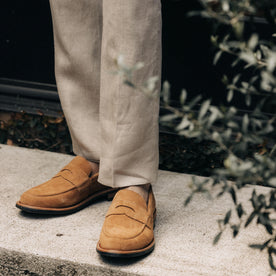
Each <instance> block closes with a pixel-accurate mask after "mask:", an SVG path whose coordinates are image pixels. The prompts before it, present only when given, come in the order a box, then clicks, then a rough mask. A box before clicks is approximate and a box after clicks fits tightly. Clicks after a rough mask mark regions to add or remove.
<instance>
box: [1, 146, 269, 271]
mask: <svg viewBox="0 0 276 276" xmlns="http://www.w3.org/2000/svg"><path fill="white" fill-rule="evenodd" d="M0 147H1V148H0V191H1V193H0V208H1V212H0V275H9V276H11V275H32V276H37V275H42V276H44V275H66V276H67V275H156V276H157V275H158V276H160V275H176V276H177V275H189V276H190V275H220V276H221V275H268V274H269V272H270V268H269V265H268V262H267V256H266V254H265V252H259V251H256V250H252V249H250V248H249V247H248V244H250V243H258V242H261V241H263V240H264V239H265V235H266V233H265V230H264V229H263V228H262V227H256V226H255V225H254V227H252V226H250V227H249V228H248V229H247V230H246V231H242V232H241V233H240V234H239V235H238V237H237V238H236V239H234V240H233V239H232V237H231V233H230V232H229V233H225V234H224V235H223V237H222V239H221V241H220V242H219V244H218V245H217V246H213V245H212V241H213V238H214V236H215V235H216V233H217V232H218V228H217V223H216V220H217V219H222V218H223V217H224V213H225V211H227V210H228V209H229V208H230V207H231V206H232V203H231V199H230V197H228V196H224V197H222V198H220V199H218V200H214V201H210V200H207V199H206V197H205V196H204V195H197V196H196V197H195V199H194V200H193V201H192V202H191V203H190V205H189V206H188V207H186V208H184V205H183V203H184V200H185V198H186V195H187V194H188V193H189V188H188V184H189V181H190V176H189V175H185V174H178V173H172V172H167V171H160V172H159V180H158V183H156V185H155V186H154V191H155V195H156V199H157V207H158V209H157V214H158V216H157V222H156V228H155V237H156V247H155V250H154V251H153V253H152V254H151V255H149V256H148V257H146V258H142V259H139V260H129V261H124V260H117V261H116V260H109V259H102V258H101V257H100V256H99V255H98V254H97V253H96V251H95V246H96V243H97V241H98V237H99V234H100V230H101V226H102V223H103V221H104V215H105V213H106V211H107V209H108V206H109V204H110V202H107V201H100V202H97V203H96V204H94V205H91V206H89V207H87V208H86V209H84V210H82V211H80V212H78V213H76V214H72V215H69V216H64V217H51V216H44V217H41V216H32V215H27V214H24V213H22V212H20V211H19V210H18V209H17V208H16V207H15V202H16V200H18V198H19V196H20V195H21V194H22V193H23V192H24V191H25V190H26V189H28V188H30V187H32V186H35V185H37V184H39V183H41V182H43V181H45V180H47V179H48V178H50V177H52V176H53V174H55V173H56V172H57V171H58V170H59V169H60V168H61V167H63V166H64V165H65V164H67V163H68V162H69V161H70V160H71V159H72V156H68V155H64V154H57V153H50V152H45V151H39V150H30V149H24V148H18V147H11V146H6V145H0ZM256 189H257V191H263V192H268V191H269V189H268V188H264V187H256ZM251 192H252V187H248V188H246V189H245V190H244V191H243V193H242V194H239V195H238V197H239V200H241V201H242V202H246V205H247V209H248V210H249V208H250V204H249V202H248V198H249V197H250V194H251Z"/></svg>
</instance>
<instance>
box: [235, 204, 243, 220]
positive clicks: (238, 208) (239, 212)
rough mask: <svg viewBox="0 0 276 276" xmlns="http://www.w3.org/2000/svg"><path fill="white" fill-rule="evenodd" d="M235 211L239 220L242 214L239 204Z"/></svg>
mask: <svg viewBox="0 0 276 276" xmlns="http://www.w3.org/2000/svg"><path fill="white" fill-rule="evenodd" d="M236 211H237V214H238V217H239V218H241V217H242V215H243V214H244V211H243V208H242V205H241V203H239V205H238V206H237V207H236Z"/></svg>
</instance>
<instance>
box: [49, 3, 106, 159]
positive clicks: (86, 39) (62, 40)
mask: <svg viewBox="0 0 276 276" xmlns="http://www.w3.org/2000/svg"><path fill="white" fill-rule="evenodd" d="M50 4H51V12H52V20H53V30H54V42H55V75H56V82H57V87H58V92H59V97H60V101H61V104H62V109H63V112H64V114H65V118H66V121H67V124H68V127H69V130H70V134H71V138H72V142H73V151H74V153H75V154H76V155H80V156H82V157H84V158H86V159H87V160H90V161H96V162H98V161H99V159H100V144H101V139H100V133H99V132H100V125H99V102H100V99H99V95H100V71H101V69H100V67H101V41H102V0H78V1H75V0H50Z"/></svg>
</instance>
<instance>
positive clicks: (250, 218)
mask: <svg viewBox="0 0 276 276" xmlns="http://www.w3.org/2000/svg"><path fill="white" fill-rule="evenodd" d="M256 215H257V213H255V212H252V213H251V214H250V216H249V217H248V219H247V221H246V223H245V225H244V227H247V226H248V225H249V224H250V223H251V222H252V220H253V219H254V218H255V216H256Z"/></svg>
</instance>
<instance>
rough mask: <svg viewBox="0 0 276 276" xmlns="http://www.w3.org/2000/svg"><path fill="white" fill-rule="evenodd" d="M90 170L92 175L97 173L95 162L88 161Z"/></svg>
mask: <svg viewBox="0 0 276 276" xmlns="http://www.w3.org/2000/svg"><path fill="white" fill-rule="evenodd" d="M89 163H90V165H91V169H92V174H95V173H98V172H99V164H98V163H95V162H91V161H89Z"/></svg>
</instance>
